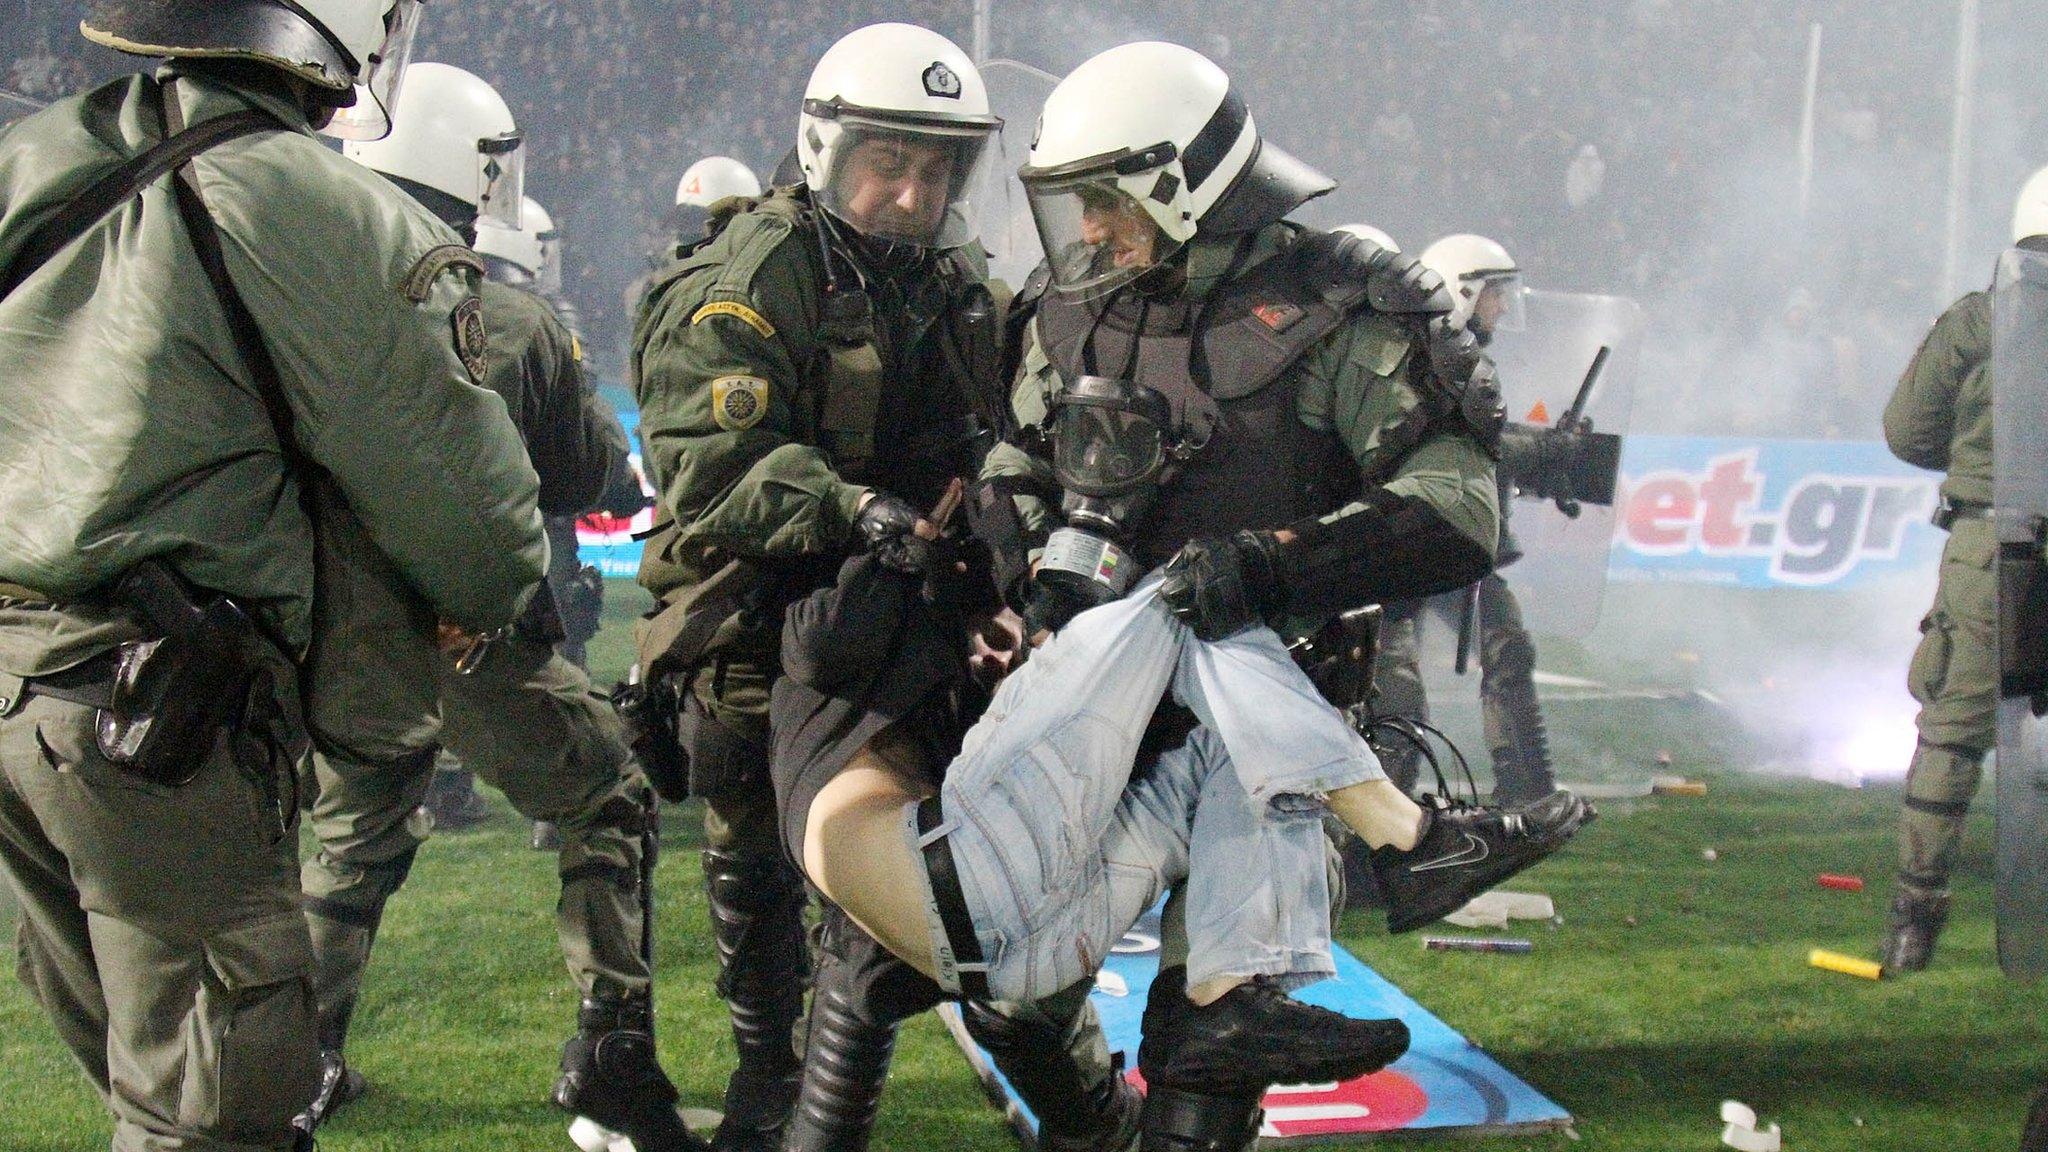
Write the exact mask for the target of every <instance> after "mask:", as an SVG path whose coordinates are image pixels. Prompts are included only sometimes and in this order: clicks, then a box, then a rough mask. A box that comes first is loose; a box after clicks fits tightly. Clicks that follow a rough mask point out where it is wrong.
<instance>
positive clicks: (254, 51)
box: [79, 0, 420, 140]
mask: <svg viewBox="0 0 2048 1152" xmlns="http://www.w3.org/2000/svg"><path fill="white" fill-rule="evenodd" d="M419 14H420V0H216V2H214V3H208V4H171V3H165V2H163V0H96V2H95V3H94V4H93V5H92V6H91V8H90V10H89V11H88V12H87V14H86V17H85V19H84V20H82V21H80V23H79V31H80V32H81V33H83V34H84V36H85V38H86V39H88V40H90V41H92V42H93V43H95V44H104V45H106V46H107V47H109V48H113V49H116V50H118V51H121V52H127V53H130V54H132V55H136V56H205V57H226V58H231V59H243V60H260V61H262V62H263V63H265V64H269V65H272V66H273V67H277V68H282V69H284V70H285V71H287V72H289V73H291V74H292V75H294V76H297V77H299V78H300V79H302V80H304V81H306V82H307V83H309V84H312V85H314V86H315V87H317V88H322V89H326V90H327V91H329V92H331V93H341V94H346V95H338V96H336V97H335V98H333V99H332V100H329V101H328V103H330V104H333V105H336V106H339V107H340V109H341V111H339V112H338V113H337V114H336V115H335V117H334V120H333V121H332V122H331V123H330V124H329V125H328V126H327V127H326V128H325V129H323V131H325V132H326V133H327V134H328V135H330V136H339V137H341V138H343V139H349V140H375V139H378V138H379V137H381V136H383V135H384V134H385V133H386V132H389V131H390V130H391V120H390V116H389V114H388V111H389V109H390V108H391V107H392V104H393V103H394V102H395V101H396V99H397V96H398V86H399V81H400V80H401V79H402V78H403V77H404V75H405V70H406V62H407V60H408V59H409V58H410V57H411V55H412V40H413V34H414V33H415V32H416V31H418V29H419Z"/></svg>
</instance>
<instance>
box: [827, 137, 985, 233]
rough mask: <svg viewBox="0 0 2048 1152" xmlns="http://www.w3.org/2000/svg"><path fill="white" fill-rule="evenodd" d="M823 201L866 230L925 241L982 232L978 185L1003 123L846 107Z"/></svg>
mask: <svg viewBox="0 0 2048 1152" xmlns="http://www.w3.org/2000/svg"><path fill="white" fill-rule="evenodd" d="M838 121H839V124H840V126H841V128H842V133H841V135H840V138H839V141H838V143H837V144H836V145H834V146H833V148H832V161H831V164H832V167H831V169H830V171H828V172H827V173H826V174H825V180H824V184H823V186H822V187H820V188H819V189H817V196H818V199H819V203H820V205H821V206H822V207H823V208H824V209H825V210H826V211H827V212H830V213H831V214H832V215H833V216H835V217H837V218H838V219H839V220H841V221H843V222H845V223H846V224H847V225H849V226H851V227H852V228H853V229H854V230H855V231H857V232H859V233H860V234H861V235H863V236H867V237H870V238H872V239H876V240H886V241H890V242H892V243H897V244H910V245H914V246H916V247H920V248H957V247H959V246H960V245H962V244H965V243H967V242H968V241H969V240H972V239H974V232H975V228H974V223H973V221H974V206H973V203H972V199H973V194H974V190H975V189H977V188H980V187H983V186H984V184H985V183H986V181H985V180H984V178H983V173H982V169H983V167H984V166H985V165H986V164H987V163H988V157H989V139H990V137H991V136H993V135H994V134H995V131H996V129H997V128H999V127H1000V125H999V124H997V123H994V122H990V123H979V124H966V123H959V124H954V123H947V122H944V121H939V120H918V121H908V120H882V119H879V118H871V117H867V116H859V115H852V114H848V113H841V114H840V115H839V117H838Z"/></svg>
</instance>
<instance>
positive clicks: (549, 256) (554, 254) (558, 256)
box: [533, 228, 562, 296]
mask: <svg viewBox="0 0 2048 1152" xmlns="http://www.w3.org/2000/svg"><path fill="white" fill-rule="evenodd" d="M533 283H534V287H535V288H537V289H539V290H540V292H541V294H542V295H544V296H558V295H560V294H561V291H562V234H561V233H560V232H558V231H556V230H554V229H552V228H550V229H549V230H547V231H545V232H542V233H541V234H540V271H538V272H536V273H534V277H533Z"/></svg>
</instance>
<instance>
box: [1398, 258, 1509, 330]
mask: <svg viewBox="0 0 2048 1152" xmlns="http://www.w3.org/2000/svg"><path fill="white" fill-rule="evenodd" d="M1417 259H1419V260H1420V261H1421V263H1422V266H1423V267H1425V268H1428V269H1429V270H1430V271H1432V272H1435V273H1436V274H1437V275H1439V276H1441V277H1443V278H1444V284H1445V285H1447V286H1448V287H1449V288H1450V290H1451V300H1452V303H1453V308H1452V312H1451V319H1452V321H1453V322H1455V323H1460V324H1465V325H1467V326H1468V327H1470V328H1471V329H1472V331H1473V332H1474V333H1476V334H1478V335H1480V336H1481V337H1485V336H1490V335H1492V334H1493V333H1495V332H1519V331H1521V329H1522V327H1523V325H1524V323H1525V322H1526V315H1525V313H1524V312H1523V308H1522V269H1521V268H1520V267H1519V266H1518V265H1516V263H1515V258H1514V257H1513V256H1510V255H1508V250H1507V249H1506V248H1503V247H1501V246H1500V244H1498V243H1496V242H1495V241H1492V240H1488V239H1487V238H1486V237H1484V236H1475V235H1473V234H1472V233H1470V232H1460V233H1457V234H1456V235H1452V236H1446V237H1444V238H1443V239H1441V240H1439V241H1437V242H1436V243H1434V244H1431V245H1430V246H1429V247H1427V248H1425V249H1423V250H1422V255H1421V256H1420V257H1418V258H1417ZM1488 293H1493V294H1494V296H1493V302H1492V303H1490V304H1489V305H1488V306H1487V307H1486V308H1485V309H1480V307H1479V299H1480V297H1481V296H1484V295H1487V294H1488ZM1475 313H1476V314H1477V315H1478V316H1479V319H1478V320H1477V321H1475V320H1474V319H1473V316H1474V315H1475ZM1489 313H1491V315H1492V319H1491V320H1490V321H1489V320H1488V314H1489Z"/></svg>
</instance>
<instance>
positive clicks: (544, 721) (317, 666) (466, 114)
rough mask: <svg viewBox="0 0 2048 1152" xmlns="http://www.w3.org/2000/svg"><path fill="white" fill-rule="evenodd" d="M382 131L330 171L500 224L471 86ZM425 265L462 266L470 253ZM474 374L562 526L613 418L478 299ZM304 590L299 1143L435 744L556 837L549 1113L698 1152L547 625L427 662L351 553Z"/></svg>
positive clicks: (412, 835)
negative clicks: (307, 1091) (359, 169)
mask: <svg viewBox="0 0 2048 1152" xmlns="http://www.w3.org/2000/svg"><path fill="white" fill-rule="evenodd" d="M413 72H414V75H413V77H412V81H413V82H412V83H411V84H410V85H408V86H407V87H406V89H405V90H404V92H403V93H402V96H403V105H402V107H401V108H400V109H399V111H398V121H399V125H400V127H399V128H398V130H396V131H394V132H393V133H392V134H391V136H390V137H388V138H386V139H384V140H381V141H375V142H363V143H351V144H349V145H347V146H346V151H347V153H348V155H349V156H350V157H351V158H352V159H354V160H356V161H358V162H360V163H361V164H362V165H364V166H366V167H367V168H369V169H373V170H375V171H376V172H378V173H381V174H382V176H383V178H385V179H387V180H389V181H390V182H391V183H392V184H393V185H395V186H397V187H398V188H400V189H402V190H404V191H405V192H406V193H407V194H408V195H409V196H411V197H412V198H413V199H414V200H415V201H417V202H418V203H419V204H420V205H421V206H422V207H424V208H426V209H428V210H429V211H431V212H433V213H434V214H435V215H437V216H439V217H440V218H441V219H442V220H443V222H444V223H447V224H448V225H449V226H450V227H451V228H453V229H455V230H457V231H458V232H460V233H461V234H462V235H463V237H464V239H465V240H471V241H473V240H474V235H475V228H476V226H477V221H478V218H479V217H482V216H495V217H497V218H498V219H499V220H500V221H501V222H502V223H507V224H512V225H515V226H516V224H517V223H518V217H517V216H516V215H514V214H513V213H515V212H516V211H517V210H518V208H519V206H520V205H521V203H522V201H521V196H520V192H519V183H520V170H521V163H522V158H523V137H522V136H521V134H520V132H519V129H518V126H517V125H516V124H515V123H514V121H513V119H512V115H511V112H510V110H509V109H507V108H506V106H505V103H504V101H503V99H502V98H500V97H499V96H498V94H497V93H496V92H495V91H494V90H493V89H492V88H491V87H490V85H488V84H486V83H485V82H484V81H482V80H480V79H478V78H477V77H475V76H473V75H471V74H469V73H468V72H465V71H463V70H462V69H460V68H455V67H451V66H449V65H445V64H416V65H414V66H413ZM441 258H442V259H445V260H447V261H450V262H453V263H464V264H467V265H470V266H472V267H477V268H481V261H480V260H479V259H478V258H477V256H476V255H475V253H474V252H473V251H471V250H470V249H469V248H468V247H450V248H449V249H448V250H446V251H445V252H444V253H443V254H442V256H441ZM481 300H482V304H481V308H480V310H479V319H480V321H481V323H482V325H483V329H484V332H485V333H486V337H485V343H484V346H483V347H482V348H481V349H479V357H478V366H479V369H480V371H481V372H482V373H483V375H484V377H485V380H486V383H487V384H488V385H489V386H490V387H491V388H492V389H493V390H494V391H496V392H498V394H499V395H500V396H501V397H502V398H503V401H504V403H505V407H506V408H507V409H508V410H509V411H510V412H511V413H512V414H513V419H514V423H515V424H516V425H517V426H518V427H519V429H520V431H521V433H522V435H523V437H524V440H525V445H526V452H527V455H528V457H529V458H530V459H531V460H532V463H533V467H534V469H535V471H536V472H537V473H538V474H539V477H540V496H539V505H540V508H541V510H542V511H543V512H545V513H553V514H558V515H569V514H573V513H575V512H578V511H581V510H583V509H586V508H588V507H590V506H591V505H592V504H593V503H594V502H595V501H596V500H597V499H598V497H599V495H600V494H601V493H602V491H603V487H604V483H605V479H606V476H607V475H608V473H609V472H610V470H611V466H612V463H613V460H614V457H615V456H616V453H617V451H618V448H619V444H618V442H617V440H616V438H615V437H614V435H613V425H614V422H615V416H614V415H613V414H612V412H611V411H610V409H609V408H608V407H607V406H606V405H605V403H604V401H603V400H601V399H600V398H598V397H597V396H596V395H595V394H594V393H593V392H592V391H591V389H590V388H589V387H588V386H587V385H586V384H585V382H584V380H583V376H582V371H581V366H580V363H579V359H578V355H577V346H576V341H575V340H574V339H573V338H572V337H571V336H570V335H569V333H568V332H567V331H566V330H565V329H564V328H563V327H562V326H561V324H560V323H559V322H558V321H556V319H555V317H554V313H553V312H552V311H551V310H550V309H549V308H548V306H547V304H546V303H545V302H543V301H541V300H540V299H539V298H538V297H536V296H533V295H531V294H529V293H525V292H520V291H517V290H515V289H512V288H508V287H505V286H503V285H499V284H496V283H492V282H490V281H485V282H484V283H483V285H482V292H481ZM329 552H330V553H331V555H332V558H333V563H331V564H329V565H328V566H327V568H326V569H324V570H323V576H324V577H325V578H326V579H328V581H329V583H330V585H331V586H334V587H341V588H346V589H347V593H348V595H347V602H346V608H345V610H343V611H338V612H337V613H335V615H334V617H333V619H332V620H331V621H329V622H328V624H327V628H326V632H325V633H324V634H323V635H322V637H321V640H320V642H319V643H317V644H316V646H315V653H314V659H313V661H312V665H311V671H310V676H309V680H310V685H311V693H310V697H311V715H312V719H313V727H314V734H315V739H316V746H317V752H316V755H315V757H314V774H313V779H314V787H315V794H314V796H313V798H312V802H311V813H312V820H313V830H314V833H315V835H316V837H317V838H318V840H319V849H318V851H317V852H316V853H315V854H314V856H313V857H312V858H311V859H310V860H308V861H307V862H306V865H305V868H304V885H305V892H306V900H305V904H306V917H307V922H308V923H309V924H310V925H311V928H312V934H313V944H314V950H315V954H316V958H317V973H318V980H317V986H318V993H319V1012H320V1026H321V1037H320V1039H321V1045H322V1049H323V1051H322V1062H323V1065H324V1073H325V1075H324V1079H323V1084H322V1092H321V1095H320V1097H319V1098H318V1099H317V1100H316V1101H315V1106H314V1108H313V1109H312V1110H311V1112H310V1113H309V1117H308V1119H309V1120H310V1121H311V1122H313V1123H316V1124H317V1123H318V1122H319V1121H320V1120H321V1119H323V1118H324V1117H325V1115H326V1114H327V1113H328V1112H329V1111H331V1110H332V1108H333V1107H335V1106H337V1105H338V1104H340V1103H342V1102H344V1101H345V1100H346V1099H348V1098H349V1097H350V1096H352V1095H354V1094H355V1093H357V1092H360V1091H361V1079H360V1077H359V1076H357V1075H356V1074H354V1073H353V1072H352V1071H351V1070H350V1069H348V1067H347V1065H346V1062H345V1060H344V1059H343V1057H342V1045H343V1042H344V1040H345V1039H346V1033H347V1028H348V1023H349V1017H350V1014H351V1012H352V1010H353V1007H354V1004H355V1001H356V997H357V994H358V990H359V988H360V986H361V981H362V974H363V970H364V968H365V967H366V966H367V963H368V960H369V953H370V948H371V945H372V943H373V942H374V940H375V936H376V929H377V924H378V922H379V920H380V919H381V917H382V914H383V909H384V905H385V903H386V901H388V900H389V899H390V898H391V896H392V895H393V894H395V893H396V891H397V890H398V888H399V886H400V885H401V884H402V883H403V882H404V880H405V878H406V875H407V873H408V871H409V870H410V868H411V865H412V862H413V859H414V857H415V855H416V854H417V852H418V850H419V846H420V843H421V840H422V838H423V836H424V835H425V833H426V831H427V829H426V828H423V827H422V826H421V825H420V822H419V821H417V820H415V819H414V818H413V812H414V809H415V808H416V806H417V805H418V803H419V800H420V796H421V793H422V792H423V791H424V790H425V789H426V787H427V784H428V780H429V778H430V776H431V773H432V766H433V760H434V754H435V751H436V744H437V742H438V741H439V740H441V739H446V740H447V741H448V743H449V745H450V746H451V747H452V748H453V749H454V750H455V751H456V752H457V753H458V754H460V755H461V757H462V759H463V761H464V763H466V764H467V765H469V766H470V767H471V768H473V769H475V770H476V771H477V772H479V773H480V774H481V775H483V776H484V778H485V779H487V780H490V781H492V782H494V783H495V784H496V785H497V786H498V787H499V788H501V789H502V790H503V791H504V792H505V794H506V796H507V798H509V799H510V800H511V801H512V803H513V805H514V807H516V808H518V809H519V810H520V811H521V812H522V813H523V814H525V815H527V816H529V817H548V818H551V819H553V820H555V821H556V823H557V824H558V825H559V826H560V828H561V830H562V848H561V878H562V898H561V900H560V901H559V903H558V905H557V918H558V926H559V931H560V937H561V944H562V949H563V953H564V955H565V957H566V959H567V960H568V963H569V968H570V971H571V973H572V974H573V975H574V976H575V978H576V981H577V983H578V985H579V987H580V990H581V992H582V995H583V1000H582V1006H581V1009H580V1011H579V1012H578V1016H577V1031H576V1034H575V1035H574V1036H573V1037H572V1038H571V1039H570V1040H569V1042H568V1044H567V1045H566V1047H565V1050H564V1053H563V1061H562V1077H561V1079H560V1081H559V1082H558V1083H557V1084H556V1086H555V1090H554V1100H555V1103H557V1104H558V1105H560V1106H561V1107H563V1108H565V1109H568V1110H570V1111H573V1112H576V1113H578V1114H582V1115H587V1116H589V1117H590V1118H591V1119H593V1120H595V1121H597V1122H598V1123H600V1124H602V1125H604V1126H606V1127H608V1128H611V1129H613V1130H616V1131H620V1132H624V1133H626V1134H628V1135H630V1136H631V1137H632V1138H633V1139H634V1141H635V1142H636V1143H637V1144H638V1146H640V1147H642V1148H648V1149H679V1148H689V1147H698V1146H701V1144H700V1143H699V1142H697V1141H695V1140H694V1139H693V1138H692V1137H691V1136H690V1135H689V1133H688V1132H687V1130H685V1129H684V1128H683V1126H682V1123H681V1121H680V1120H679V1119H678V1117H677V1114H676V1112H675V1109H674V1107H673V1105H674V1102H675V1099H676V1091H675V1089H674V1088H673V1087H672V1086H671V1085H670V1084H669V1082H668V1080H667V1078H666V1077H665V1076H664V1075H663V1074H662V1072H661V1069H660V1067H659V1065H658V1064H657V1063H656V1061H655V1059H654V1052H653V1045H652V1032H651V1029H652V1016H653V1010H652V1003H651V979H650V975H649V957H648V950H647V941H646V939H645V937H644V933H645V931H646V922H645V915H644V906H643V899H644V893H645V885H646V878H645V877H644V875H643V868H642V864H643V861H644V859H645V855H646V852H647V851H648V846H647V844H646V837H647V833H648V829H647V810H646V806H645V801H644V798H643V794H644V792H645V785H644V784H643V783H642V782H641V781H640V780H639V777H638V775H637V773H636V772H635V771H633V770H632V768H631V766H630V764H629V759H630V753H629V751H628V749H627V748H626V745H625V743H624V740H623V736H622V734H621V732H620V730H619V727H618V720H617V717H616V716H615V715H614V714H613V713H612V711H611V709H610V708H609V707H608V706H607V704H606V703H605V701H603V700H602V699H601V698H599V697H596V696H595V695H593V694H592V693H591V691H590V682H589V680H588V679H587V678H586V677H585V676H584V675H583V674H582V673H581V672H580V671H579V670H577V669H576V667H575V666H574V665H572V664H570V663H569V662H568V661H567V660H565V659H563V658H562V657H561V656H559V655H557V654H556V653H555V651H554V648H553V645H554V643H555V641H557V640H559V639H560V638H561V628H560V620H559V614H558V612H557V611H556V610H555V608H554V601H553V597H552V595H551V594H549V593H547V592H545V591H543V592H542V593H541V594H540V595H539V596H537V597H536V600H535V605H534V607H533V608H532V609H530V610H529V611H528V613H527V614H526V615H525V616H523V617H522V618H521V619H520V620H519V621H518V622H517V623H516V624H515V626H514V627H513V628H512V629H510V630H508V631H507V632H505V633H504V634H502V635H498V636H493V637H490V638H487V639H483V640H478V641H476V642H474V643H471V644H469V645H468V646H467V648H466V650H465V651H463V652H462V653H461V655H460V659H459V660H451V659H448V658H446V657H444V656H442V655H441V654H440V653H439V652H437V651H436V649H435V645H434V640H435V635H434V630H433V622H432V620H431V618H430V617H426V616H423V615H422V613H421V612H420V611H419V607H420V606H419V605H418V604H417V602H416V600H415V598H414V597H413V596H412V595H411V594H410V592H409V591H408V590H407V588H406V587H405V585H404V583H403V581H401V580H398V579H396V578H395V574H394V573H392V572H390V571H389V570H388V569H387V568H386V567H384V566H382V565H378V564H376V563H374V562H372V561H371V558H365V557H361V556H359V555H358V554H357V553H356V551H354V550H352V549H349V548H345V547H342V548H334V549H330V550H329Z"/></svg>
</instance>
